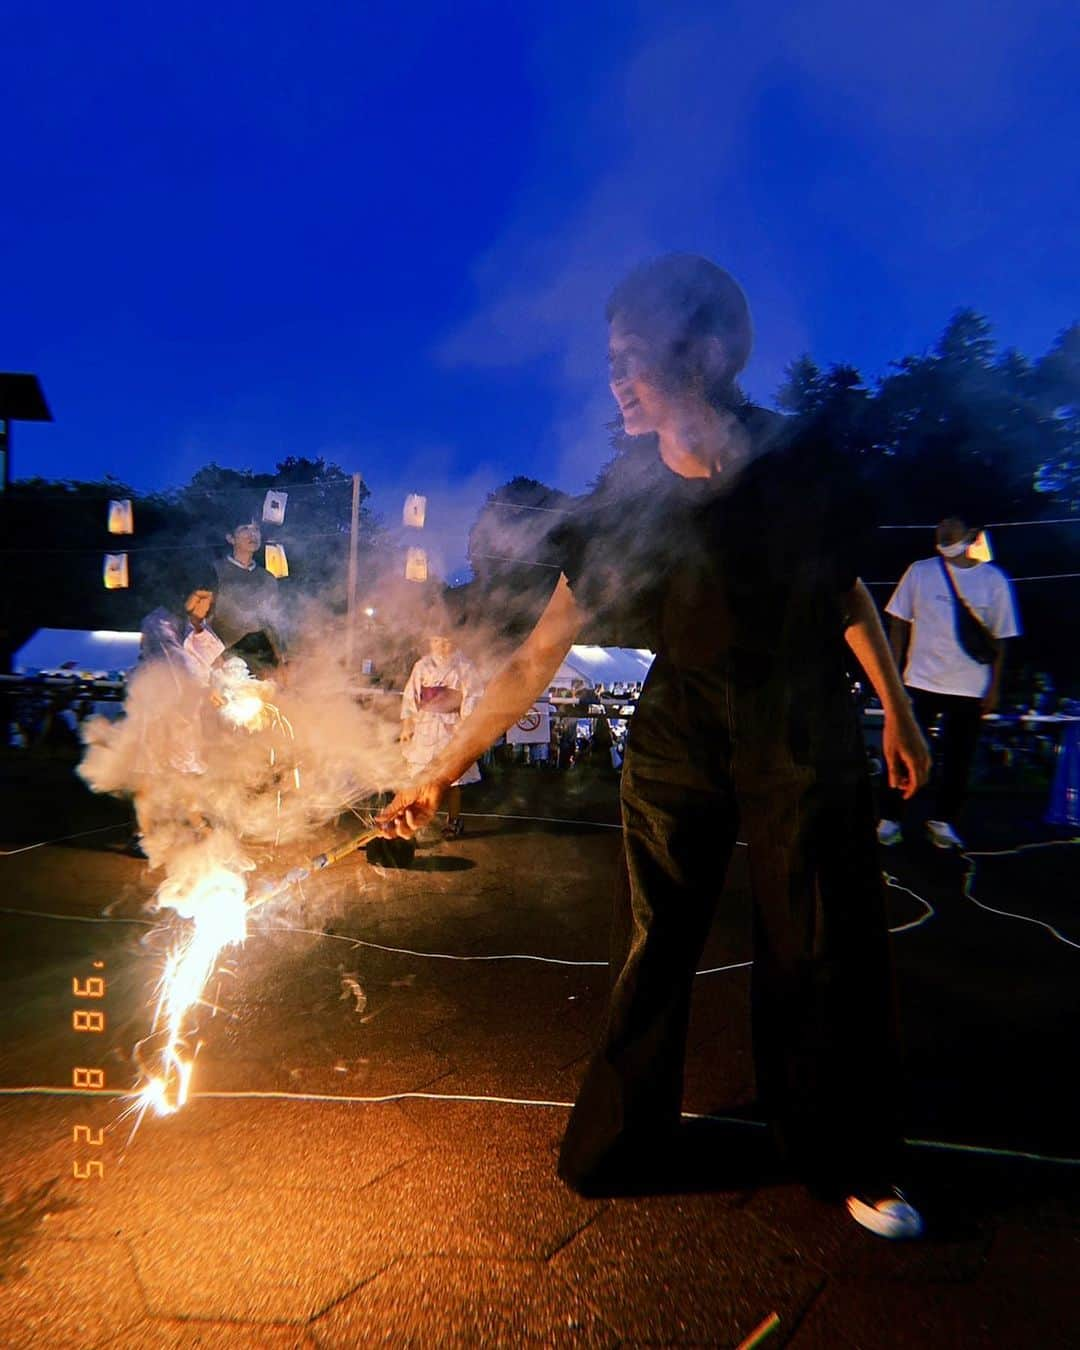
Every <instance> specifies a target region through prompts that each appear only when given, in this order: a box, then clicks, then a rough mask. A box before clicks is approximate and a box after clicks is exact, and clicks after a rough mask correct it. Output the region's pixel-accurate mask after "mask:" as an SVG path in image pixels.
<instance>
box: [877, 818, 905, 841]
mask: <svg viewBox="0 0 1080 1350" xmlns="http://www.w3.org/2000/svg"><path fill="white" fill-rule="evenodd" d="M903 837H904V834H903V831H902V830H901V829H900V822H899V821H898V820H879V821H878V826H877V841H878V843H879V844H884V845H885V847H886V848H891V847H892V846H893V844H898V843H899V842H900V840H901V839H903Z"/></svg>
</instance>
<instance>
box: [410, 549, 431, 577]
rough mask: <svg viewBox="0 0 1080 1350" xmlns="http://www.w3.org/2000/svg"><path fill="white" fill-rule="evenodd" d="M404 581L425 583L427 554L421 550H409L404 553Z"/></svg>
mask: <svg viewBox="0 0 1080 1350" xmlns="http://www.w3.org/2000/svg"><path fill="white" fill-rule="evenodd" d="M405 580H406V581H427V554H426V553H425V552H424V550H423V549H422V548H410V549H409V550H408V551H407V552H406V554H405Z"/></svg>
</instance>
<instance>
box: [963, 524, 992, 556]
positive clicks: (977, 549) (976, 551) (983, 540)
mask: <svg viewBox="0 0 1080 1350" xmlns="http://www.w3.org/2000/svg"><path fill="white" fill-rule="evenodd" d="M968 557H969V558H974V559H975V561H976V562H993V561H994V550H993V549H992V548H991V547H990V536H989V535H988V534H987V533H986V531H985V530H980V531H979V533H978V534H977V535H976V536H975V542H974V543H973V544H972V545H971V547H970V548H969V549H968Z"/></svg>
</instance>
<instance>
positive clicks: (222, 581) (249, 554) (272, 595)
mask: <svg viewBox="0 0 1080 1350" xmlns="http://www.w3.org/2000/svg"><path fill="white" fill-rule="evenodd" d="M225 538H226V539H227V540H228V542H229V543H230V544H231V545H232V551H231V552H230V553H229V555H228V556H227V557H225V558H222V559H221V560H220V561H219V562H217V563H216V564H215V571H216V573H217V582H218V584H217V592H216V599H215V603H214V626H215V628H216V629H217V632H218V635H219V636H220V638H221V640H222V641H223V642H224V643H225V646H226V647H227V648H228V649H229V653H230V654H232V655H237V656H242V657H243V658H244V660H245V661H247V663H248V665H249V666H250V667H251V668H252V672H253V673H254V674H258V673H259V671H260V670H265V669H267V668H268V667H272V666H278V665H280V664H281V663H282V662H283V661H284V659H285V648H284V644H283V643H282V640H281V635H280V631H279V624H280V617H279V610H278V590H277V585H278V583H277V578H276V577H274V576H272V575H271V574H270V573H269V572H268V571H267V570H266V568H265V567H260V566H259V565H258V564H257V563H256V561H255V554H256V553H257V552H258V551H259V549H260V548H261V546H262V532H261V531H260V529H259V527H258V525H257V524H256V523H255V521H254V520H251V519H246V520H243V521H241V522H240V523H239V524H238V525H235V526H234V527H233V529H232V531H231V532H230V533H229V534H227V535H226V536H225Z"/></svg>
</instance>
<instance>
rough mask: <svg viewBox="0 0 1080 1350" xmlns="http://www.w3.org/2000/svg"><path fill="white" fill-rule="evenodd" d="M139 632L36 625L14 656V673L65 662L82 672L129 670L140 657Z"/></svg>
mask: <svg viewBox="0 0 1080 1350" xmlns="http://www.w3.org/2000/svg"><path fill="white" fill-rule="evenodd" d="M140 640H141V639H140V635H139V634H138V633H120V632H116V631H115V630H113V629H108V628H98V629H89V628H39V629H38V630H37V632H36V633H35V634H34V636H33V637H32V638H31V639H30V640H29V642H27V643H25V644H24V645H23V646H22V647H20V648H19V650H18V652H17V653H16V655H15V662H14V668H15V672H16V674H19V675H30V674H33V673H34V672H35V671H40V670H58V669H59V668H60V667H61V666H63V665H65V664H66V663H68V662H71V663H73V664H72V666H71V668H72V670H74V671H76V672H81V671H84V670H85V671H102V670H103V671H110V670H130V669H131V667H132V666H133V665H134V664H135V663H136V661H138V659H139V642H140Z"/></svg>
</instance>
